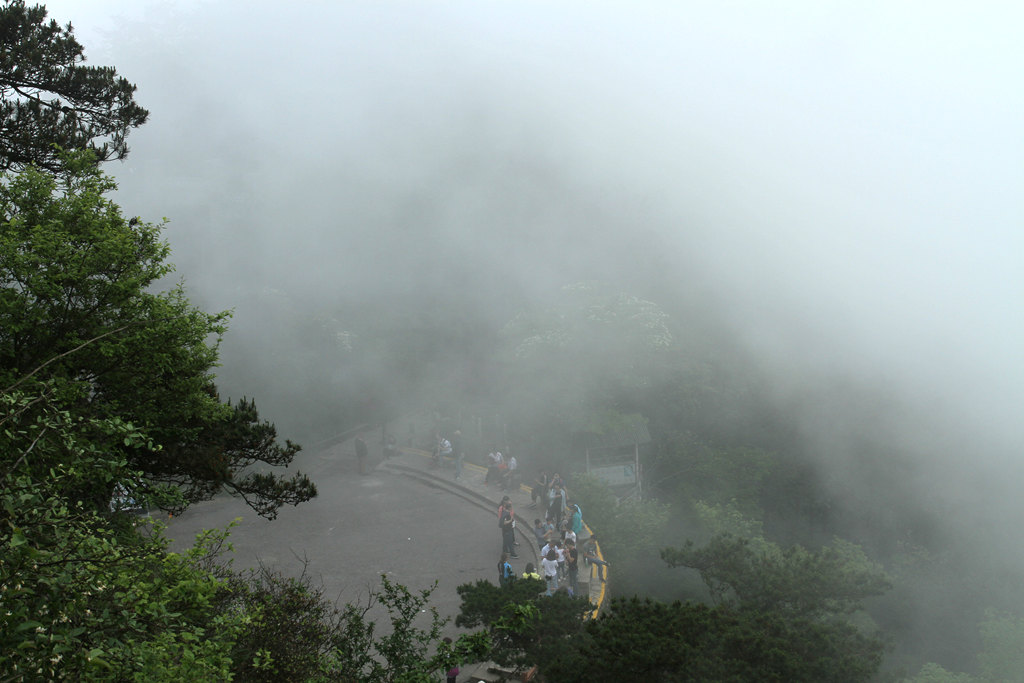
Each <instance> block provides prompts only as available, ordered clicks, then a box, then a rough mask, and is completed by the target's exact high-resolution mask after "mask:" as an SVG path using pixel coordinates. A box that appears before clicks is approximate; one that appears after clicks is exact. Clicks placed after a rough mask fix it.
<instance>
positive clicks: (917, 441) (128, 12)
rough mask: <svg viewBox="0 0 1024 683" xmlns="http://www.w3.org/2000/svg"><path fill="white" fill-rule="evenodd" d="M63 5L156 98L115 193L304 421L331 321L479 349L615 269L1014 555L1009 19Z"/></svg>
mask: <svg viewBox="0 0 1024 683" xmlns="http://www.w3.org/2000/svg"><path fill="white" fill-rule="evenodd" d="M46 4H47V6H48V7H49V8H50V13H51V16H53V17H55V18H57V19H58V20H59V21H61V22H65V21H68V20H70V21H72V22H73V24H74V26H75V29H76V34H77V35H78V37H79V39H80V41H81V42H82V43H83V45H84V46H85V48H86V54H87V56H88V57H89V59H90V62H91V63H93V64H110V65H114V66H116V68H117V69H118V71H119V72H120V73H121V74H122V75H124V76H125V77H127V78H128V79H130V80H131V81H133V82H135V83H137V84H138V86H139V90H138V96H137V100H138V101H139V102H140V103H141V104H142V105H143V106H145V107H147V108H149V110H150V112H151V118H150V122H149V123H148V124H146V125H145V126H144V127H143V128H141V129H139V130H137V131H135V132H133V133H132V134H131V136H130V137H129V143H130V146H131V149H132V152H131V155H130V156H129V158H128V160H127V161H126V162H125V163H123V164H120V165H111V166H109V167H108V169H109V170H110V171H111V172H113V173H114V174H116V175H117V177H118V179H119V181H120V184H121V191H120V194H119V201H120V202H121V203H122V205H123V207H124V210H125V212H126V213H129V214H139V215H141V216H143V217H144V218H146V219H150V220H153V219H159V218H160V217H162V216H166V217H168V218H169V219H170V225H169V228H168V230H167V233H166V235H167V237H168V239H169V240H170V242H171V244H172V246H173V249H174V252H173V257H172V259H173V261H174V262H175V263H176V265H177V268H178V273H179V274H180V275H181V276H182V277H183V278H185V280H186V282H187V285H188V288H189V291H190V293H191V295H192V297H193V299H194V300H195V301H196V302H197V303H199V304H200V305H202V306H204V307H206V308H209V309H222V308H234V309H235V318H234V321H233V323H232V329H231V332H230V333H229V335H228V337H227V339H226V340H225V343H224V346H223V367H222V368H221V373H220V384H221V387H222V389H223V391H224V393H225V394H228V395H232V396H239V395H242V394H247V395H256V397H257V399H258V401H259V404H260V406H261V409H262V411H263V413H264V415H265V416H266V417H268V418H270V419H273V420H275V421H277V423H278V425H279V427H280V428H281V430H282V432H284V433H285V434H287V435H294V436H295V437H297V438H299V439H300V440H302V439H303V438H307V437H308V436H310V435H307V434H304V433H303V429H304V426H303V422H302V420H301V419H300V418H298V417H296V416H295V415H296V412H301V410H302V407H301V400H303V399H304V400H309V401H316V400H317V391H318V390H319V389H323V388H327V389H329V388H330V387H331V386H341V385H344V384H345V383H346V382H347V381H349V380H350V379H351V377H350V373H351V372H352V369H351V368H346V367H345V366H344V364H338V363H334V362H333V361H325V362H326V363H327V364H326V365H325V366H324V367H322V368H318V373H317V376H316V377H308V378H307V377H303V376H301V375H298V376H297V375H296V372H295V370H296V368H300V367H305V366H303V364H302V363H300V362H299V361H298V360H296V357H297V356H302V355H303V354H305V355H306V359H307V361H308V359H309V358H316V357H318V356H317V354H319V353H320V352H321V349H322V345H323V344H328V345H333V346H332V349H333V350H334V351H338V352H339V353H342V354H343V352H344V351H345V349H346V348H347V346H346V345H347V344H350V342H351V338H350V337H348V336H346V335H347V334H349V332H350V329H351V328H350V322H351V321H350V320H348V319H346V316H345V315H343V313H344V312H347V313H348V314H351V316H352V317H353V318H359V319H360V320H364V321H365V320H373V319H374V315H373V313H374V311H384V312H387V314H388V316H387V317H388V318H389V319H394V318H398V319H404V320H407V321H408V322H409V327H408V328H407V330H406V333H407V332H408V329H415V327H416V324H417V323H416V320H417V316H420V315H428V316H434V317H436V316H448V317H449V318H450V320H451V321H452V323H451V324H452V327H453V328H457V329H458V330H459V331H460V334H464V335H474V334H480V335H485V334H488V333H490V332H489V331H493V330H495V329H500V327H501V326H502V325H503V324H504V323H505V322H506V321H508V320H509V319H510V318H511V317H512V316H513V315H514V314H515V312H516V311H518V310H520V309H521V308H523V307H528V306H531V305H536V303H537V302H541V301H545V300H548V299H549V298H551V297H553V296H554V295H555V293H556V292H557V291H558V290H559V288H560V287H562V286H563V285H565V284H568V283H572V282H577V281H581V280H601V281H603V282H606V283H609V286H611V287H612V288H613V289H620V290H623V291H628V292H631V293H634V294H636V295H638V296H642V297H644V298H646V299H649V300H652V301H656V302H658V303H659V304H661V305H662V306H664V307H665V309H666V310H667V311H668V312H669V313H670V314H672V315H674V316H676V319H677V323H678V324H679V326H680V327H682V328H688V327H691V328H692V329H694V330H701V331H702V332H701V334H704V332H706V333H707V334H708V335H711V336H708V337H706V338H704V343H707V344H717V343H727V344H731V345H734V347H735V349H734V350H735V352H736V353H737V354H738V355H737V359H740V358H742V359H743V363H746V362H750V363H751V367H755V368H757V371H758V372H759V373H763V374H764V376H765V378H766V381H767V383H768V385H769V386H771V387H772V388H773V392H774V393H775V394H776V396H777V400H778V401H779V405H780V406H782V407H784V409H785V410H787V411H793V414H794V415H796V416H797V422H798V423H799V425H800V428H801V430H802V432H803V435H804V438H805V439H806V440H807V441H808V443H810V444H811V445H812V450H813V448H817V450H818V451H820V453H821V456H820V457H821V459H822V462H823V463H827V465H828V469H827V471H828V472H829V473H830V480H831V481H832V482H833V483H834V485H835V487H836V488H837V489H839V490H847V491H848V492H849V495H851V496H853V497H857V496H861V495H866V494H864V492H863V490H861V489H859V488H858V487H870V486H873V485H875V484H876V483H877V482H871V481H868V480H865V479H866V477H864V478H862V477H861V469H860V463H859V461H858V459H857V458H856V457H853V455H852V452H853V447H852V446H849V447H848V446H847V444H849V443H850V442H851V439H853V440H856V438H857V437H858V436H864V435H865V434H867V435H871V436H873V437H879V438H880V439H884V440H886V441H887V443H889V444H890V445H891V447H892V448H893V449H894V450H899V451H900V452H902V453H909V454H911V462H912V463H913V466H912V467H909V468H908V471H907V479H906V481H888V482H884V485H885V486H888V487H893V488H904V489H905V490H906V493H907V495H908V497H911V498H913V497H918V498H919V499H921V500H929V501H934V500H935V499H949V500H950V501H951V503H952V502H954V501H955V502H956V503H957V507H956V510H957V513H956V515H955V516H951V517H950V518H948V519H945V520H943V523H945V524H948V525H949V526H950V528H951V529H957V530H959V531H965V530H966V531H968V532H969V531H970V530H972V529H976V530H978V531H979V532H984V533H986V534H992V535H993V536H995V535H998V536H1000V537H1001V541H1002V542H1003V543H1005V545H1003V546H1002V548H1003V550H1002V551H1001V552H1003V551H1005V553H1006V557H1007V558H1008V560H1009V561H1010V564H1011V566H1015V567H1018V568H1019V567H1020V566H1021V558H1020V555H1019V554H1020V552H1021V551H1020V550H1019V548H1020V547H1022V543H1021V541H1022V540H1024V539H1021V537H1020V532H1019V525H1018V524H1017V520H1019V515H1020V513H1021V512H1024V510H1022V509H1021V505H1020V503H1019V502H1018V499H1019V498H1020V496H1019V489H1020V480H1021V474H1022V469H1024V468H1022V467H1021V465H1022V464H1024V459H1022V457H1021V446H1022V444H1024V433H1022V430H1024V419H1022V418H1024V415H1022V412H1024V410H1022V408H1024V355H1022V353H1021V337H1022V335H1021V333H1022V328H1024V319H1022V308H1021V301H1022V295H1024V268H1022V253H1024V252H1022V246H1024V245H1022V242H1024V238H1022V235H1024V233H1022V224H1021V218H1022V214H1024V199H1022V197H1024V194H1022V193H1021V187H1022V181H1024V171H1022V168H1024V166H1022V164H1021V159H1022V158H1024V131H1022V124H1021V121H1022V112H1024V89H1022V88H1021V87H1020V74H1021V73H1024V47H1022V45H1024V44H1022V43H1021V41H1020V37H1019V36H1020V33H1019V27H1020V26H1021V20H1022V19H1024V10H1022V9H1020V7H1019V5H1017V4H1015V3H986V4H983V5H974V6H971V7H967V6H966V5H963V4H960V3H942V2H939V3H936V2H928V3H925V2H901V3H890V2H875V3H863V2H860V3H810V2H808V3H802V2H785V3H754V2H723V1H715V2H679V3H648V4H646V5H644V6H641V7H636V6H635V3H628V4H627V3H575V2H562V3H541V2H516V3H511V2H436V3H434V2H431V3H412V2H347V3H329V2H303V3H295V4H292V5H286V4H281V3H263V2H223V1H222V2H192V3H188V2H174V3H161V2H149V1H141V0H132V1H130V2H129V1H128V0H125V1H123V2H92V1H82V0H75V1H74V2H71V1H60V2H57V1H55V2H47V3H46ZM679 316H692V320H693V321H694V323H693V324H692V325H689V323H688V320H687V321H685V322H678V318H679ZM296 320H300V321H305V326H302V325H294V324H288V325H282V324H280V322H281V321H289V322H290V323H294V321H296ZM698 320H699V324H698V323H697V322H696V321H698ZM314 331H315V334H314ZM695 334H696V333H695ZM317 335H321V336H320V337H317ZM698 336H699V335H698ZM325 340H326V341H325ZM691 341H693V340H691ZM318 345H321V346H318ZM324 357H325V358H334V356H329V357H328V356H324ZM342 357H343V356H342ZM360 359H361V363H363V364H364V365H366V364H369V363H371V361H372V358H371V357H370V356H367V355H364V356H361V357H360ZM410 362H412V363H415V362H416V359H415V358H413V359H412V360H411V361H410ZM737 362H739V360H738V361H737ZM307 365H308V363H307ZM387 370H388V368H386V367H380V368H373V372H379V373H384V372H386V371H387ZM361 372H362V373H363V375H362V376H364V377H365V373H366V372H367V369H366V367H363V368H362V369H361ZM468 377H470V378H472V374H471V373H470V374H469V375H468ZM406 378H407V376H406ZM422 379H423V381H424V382H427V383H428V385H427V386H425V387H424V386H413V385H412V384H410V385H409V386H402V387H400V388H399V390H400V391H402V392H407V393H408V394H409V395H416V393H417V392H418V391H421V390H422V391H424V392H425V393H427V394H429V391H430V386H429V382H431V381H434V380H435V379H436V378H434V377H433V376H432V375H431V374H430V373H429V372H425V373H424V374H423V376H422ZM469 381H472V379H470V380H469ZM332 383H333V384H332ZM303 387H306V388H307V390H306V391H305V393H303ZM297 397H299V398H297ZM297 402H298V403H299V404H300V405H297ZM964 510H967V511H969V512H967V513H964ZM1006 521H1009V522H1010V523H1009V524H1004V522H1006Z"/></svg>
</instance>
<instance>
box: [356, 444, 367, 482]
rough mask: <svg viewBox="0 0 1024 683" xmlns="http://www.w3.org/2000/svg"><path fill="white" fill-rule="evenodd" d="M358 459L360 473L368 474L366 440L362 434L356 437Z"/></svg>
mask: <svg viewBox="0 0 1024 683" xmlns="http://www.w3.org/2000/svg"><path fill="white" fill-rule="evenodd" d="M356 460H357V461H358V462H359V474H366V442H365V441H363V437H362V436H357V437H356Z"/></svg>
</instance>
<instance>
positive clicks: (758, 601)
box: [661, 533, 890, 617]
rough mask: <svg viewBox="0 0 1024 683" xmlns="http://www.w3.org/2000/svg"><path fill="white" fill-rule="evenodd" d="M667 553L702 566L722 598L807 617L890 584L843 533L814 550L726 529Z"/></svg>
mask: <svg viewBox="0 0 1024 683" xmlns="http://www.w3.org/2000/svg"><path fill="white" fill-rule="evenodd" d="M661 556H662V559H664V560H665V561H666V562H667V563H668V565H669V566H670V567H680V566H682V567H690V568H692V569H696V570H698V571H699V572H700V575H701V578H702V579H703V580H704V583H705V584H706V585H707V587H708V590H709V591H710V592H711V595H712V597H713V598H714V599H715V601H716V602H718V603H720V604H722V603H726V604H728V603H733V604H738V605H739V606H742V607H745V608H752V609H757V610H762V611H773V612H783V613H789V614H794V615H801V616H807V617H815V616H822V615H826V614H834V613H849V612H853V611H855V610H857V609H859V608H860V605H861V601H862V600H864V599H865V598H868V597H871V596H876V595H882V594H883V593H884V592H885V591H886V590H888V589H889V587H890V583H889V579H888V577H887V576H886V575H885V573H884V572H883V571H882V570H881V569H880V568H879V567H878V566H877V565H875V564H874V563H872V562H870V561H868V559H867V557H866V556H865V555H864V553H863V551H862V550H861V549H860V548H859V547H858V546H856V545H854V544H852V543H848V542H845V541H842V540H839V539H836V541H835V542H834V543H833V544H832V545H831V546H827V547H824V548H822V549H820V550H818V551H817V552H813V551H810V550H807V549H805V548H802V547H800V546H791V547H789V548H784V549H783V548H779V547H778V546H776V545H775V544H772V543H769V542H766V541H764V540H763V539H755V540H750V539H745V538H739V537H737V536H733V535H731V534H727V533H726V534H717V535H715V536H714V537H713V538H712V539H711V540H710V541H709V542H708V544H707V545H705V546H704V547H702V548H697V547H695V546H694V544H693V543H692V542H687V544H686V545H685V546H684V547H683V548H665V549H664V550H662V553H661Z"/></svg>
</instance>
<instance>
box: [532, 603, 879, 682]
mask: <svg viewBox="0 0 1024 683" xmlns="http://www.w3.org/2000/svg"><path fill="white" fill-rule="evenodd" d="M881 654H882V648H881V647H880V645H879V644H878V643H877V642H875V641H872V640H871V639H869V638H866V637H864V636H863V635H861V634H860V633H858V632H857V631H856V629H854V628H853V627H852V626H849V625H847V624H843V623H824V622H820V621H816V620H811V619H798V620H792V619H787V618H783V617H782V616H780V615H778V614H773V613H770V612H757V611H753V610H732V609H730V608H728V607H725V606H718V607H709V606H707V605H695V604H688V603H680V602H675V603H672V604H664V603H660V602H656V601H653V600H641V599H639V598H632V599H630V600H622V599H616V600H613V601H612V603H611V606H610V608H609V611H608V612H607V613H605V614H602V615H601V616H600V617H599V618H598V619H597V620H595V621H591V622H588V623H587V624H586V626H585V628H584V629H583V630H582V632H580V633H578V634H574V635H573V636H572V637H571V638H570V639H569V641H568V642H566V643H563V645H562V647H560V648H558V650H557V651H553V652H551V656H550V657H548V658H546V659H545V660H544V661H543V662H542V663H541V670H542V671H543V672H544V675H545V677H546V678H547V679H548V680H585V681H594V682H595V683H602V682H604V681H624V680H641V681H646V680H651V681H666V682H671V681H730V682H732V681H735V682H736V683H740V682H741V681H779V682H780V683H781V682H783V681H785V682H786V683H795V682H798V681H806V682H807V683H812V682H813V683H824V682H828V681H834V682H836V683H839V682H840V681H841V682H843V683H853V682H856V681H868V680H870V679H871V676H872V675H874V672H875V671H876V670H877V668H878V665H879V663H880V661H881Z"/></svg>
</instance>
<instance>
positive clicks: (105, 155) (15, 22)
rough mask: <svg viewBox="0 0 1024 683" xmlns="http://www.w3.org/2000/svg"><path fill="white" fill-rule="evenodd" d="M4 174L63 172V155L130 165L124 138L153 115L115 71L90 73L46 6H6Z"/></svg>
mask: <svg viewBox="0 0 1024 683" xmlns="http://www.w3.org/2000/svg"><path fill="white" fill-rule="evenodd" d="M0 45H2V46H3V47H2V49H0V122H2V125H0V170H6V169H9V168H12V167H24V166H27V165H30V164H34V165H36V166H39V167H41V168H46V169H48V170H50V171H57V170H59V169H60V168H61V166H62V163H63V162H62V159H61V157H60V155H59V154H58V152H57V149H56V148H58V147H59V148H62V149H68V150H76V149H86V148H88V149H90V150H91V151H92V152H93V154H94V155H95V158H96V159H98V160H100V161H106V160H108V159H123V158H124V157H125V156H126V155H127V154H128V147H127V145H126V144H125V137H126V136H127V135H128V132H129V131H130V130H131V129H132V128H134V127H136V126H141V125H142V124H143V123H145V122H146V118H147V117H148V116H149V113H148V112H147V111H146V110H145V109H143V108H142V107H140V106H139V105H138V104H136V103H135V99H134V95H135V86H134V85H132V84H131V83H129V82H128V81H127V80H126V79H124V78H121V77H119V76H118V75H117V72H116V71H115V69H114V68H113V67H94V66H85V65H84V62H85V57H84V55H83V48H82V45H81V44H79V42H78V41H77V40H76V39H75V37H74V34H73V32H72V28H71V25H70V24H68V25H67V26H66V27H61V26H59V25H58V24H57V22H56V21H53V20H51V21H49V22H47V21H46V8H45V7H43V6H42V5H36V6H26V5H25V2H24V1H23V0H4V1H3V4H2V5H0Z"/></svg>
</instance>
